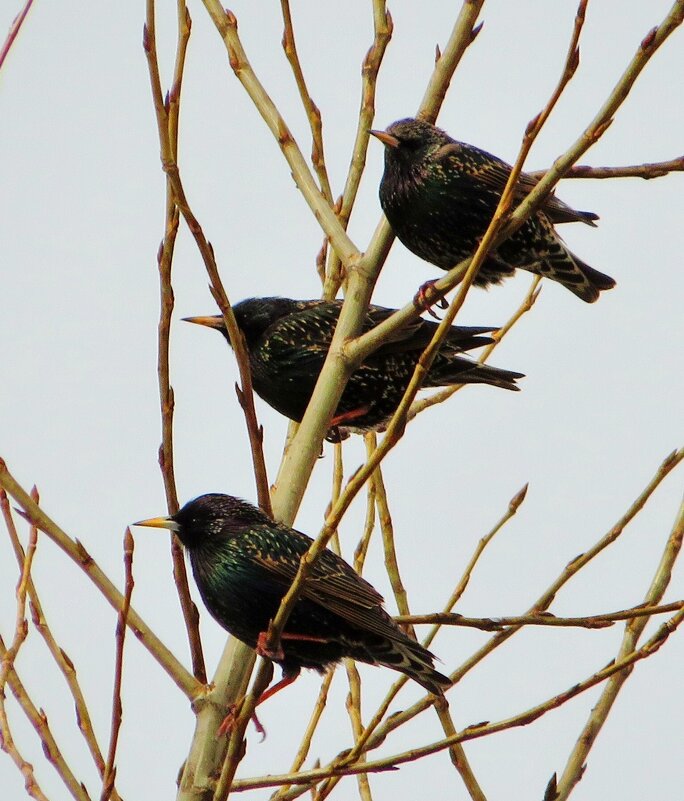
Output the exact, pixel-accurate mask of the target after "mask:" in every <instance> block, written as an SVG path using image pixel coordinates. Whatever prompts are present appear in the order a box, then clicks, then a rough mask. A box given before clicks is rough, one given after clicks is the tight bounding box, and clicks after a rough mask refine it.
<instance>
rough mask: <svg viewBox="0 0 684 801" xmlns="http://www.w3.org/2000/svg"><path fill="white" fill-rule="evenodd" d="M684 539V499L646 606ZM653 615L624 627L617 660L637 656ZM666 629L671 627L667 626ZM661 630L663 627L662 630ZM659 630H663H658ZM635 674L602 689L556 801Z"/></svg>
mask: <svg viewBox="0 0 684 801" xmlns="http://www.w3.org/2000/svg"><path fill="white" fill-rule="evenodd" d="M683 538H684V500H683V501H682V503H681V504H680V506H679V510H678V511H677V516H676V518H675V522H674V525H673V527H672V531H671V533H670V536H669V537H668V539H667V542H666V544H665V549H664V551H663V555H662V557H661V559H660V563H659V564H658V567H657V568H656V571H655V574H654V576H653V580H652V581H651V586H650V587H649V589H648V591H647V592H646V598H645V601H644V603H645V604H657V603H658V602H659V601H660V599H661V598H662V597H663V595H664V593H665V590H666V589H667V587H668V585H669V583H670V580H671V578H672V569H673V567H674V564H675V562H676V560H677V557H678V556H679V554H680V552H681V549H682V539H683ZM683 615H684V609H682V608H680V610H679V612H677V614H676V615H674V617H673V618H671V619H670V621H669V625H674V622H673V621H674V620H676V619H677V620H681V619H682V616H683ZM649 620H650V616H637V615H634V616H633V617H632V618H631V619H629V620H628V622H627V624H626V625H625V633H624V636H623V638H622V643H621V645H620V650H619V651H618V655H617V657H616V660H617V661H618V662H619V661H620V660H622V659H624V658H626V657H629V656H631V655H632V654H634V653H635V648H636V644H637V643H638V641H639V638H640V637H641V635H642V634H643V632H644V629H645V628H646V624H647V623H648V622H649ZM665 625H666V626H667V625H668V624H665ZM661 629H662V627H661ZM659 631H660V629H659ZM631 672H632V666H630V667H629V669H625V670H623V671H620V672H619V673H615V674H614V675H613V676H612V677H611V679H610V681H609V682H608V684H607V685H606V686H605V687H604V688H603V691H602V693H601V697H600V698H599V700H598V703H597V704H595V705H594V707H593V708H592V710H591V713H590V715H589V719H588V720H587V722H586V724H585V726H584V728H583V729H582V731H581V733H580V736H579V737H578V739H577V743H576V745H575V747H574V749H573V750H572V753H571V754H570V757H569V758H568V761H567V764H566V766H565V770H564V771H563V774H562V776H561V777H560V779H559V780H558V785H557V788H556V792H557V795H556V798H557V801H565V799H567V798H568V796H569V795H570V793H571V792H572V790H573V788H574V787H575V785H576V784H577V782H579V780H580V779H581V778H582V773H583V772H584V765H586V761H587V757H588V755H589V752H590V751H591V748H592V746H593V745H594V743H595V742H596V738H597V737H598V735H599V732H600V731H601V729H602V727H603V724H604V723H605V722H606V719H607V717H608V714H609V713H610V710H611V709H612V708H613V704H614V703H615V700H616V699H617V696H618V693H619V692H620V690H621V689H622V687H623V685H624V683H625V682H626V681H627V679H628V678H629V676H630V674H631Z"/></svg>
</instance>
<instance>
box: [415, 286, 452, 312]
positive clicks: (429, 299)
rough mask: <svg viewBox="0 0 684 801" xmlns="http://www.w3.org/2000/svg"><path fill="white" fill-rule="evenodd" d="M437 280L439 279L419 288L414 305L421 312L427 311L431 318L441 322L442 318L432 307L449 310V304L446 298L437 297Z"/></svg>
mask: <svg viewBox="0 0 684 801" xmlns="http://www.w3.org/2000/svg"><path fill="white" fill-rule="evenodd" d="M436 280H437V279H434V280H432V281H426V282H425V283H424V284H423V285H422V286H421V287H420V288H419V290H418V292H416V296H415V297H414V298H413V305H414V306H415V307H416V308H417V309H419V310H420V311H421V312H424V311H426V312H427V313H428V314H429V315H430V317H434V318H435V320H440V319H441V318H440V316H439V315H438V314H437V312H435V311H434V309H433V308H432V307H433V306H437V307H438V308H440V309H448V308H449V303H448V302H447V300H446V298H442V297H435V295H436V294H437V290H436V289H435V283H436Z"/></svg>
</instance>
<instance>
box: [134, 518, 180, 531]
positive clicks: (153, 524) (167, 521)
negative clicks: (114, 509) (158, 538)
mask: <svg viewBox="0 0 684 801" xmlns="http://www.w3.org/2000/svg"><path fill="white" fill-rule="evenodd" d="M131 525H132V526H147V527H148V528H167V529H169V531H173V532H178V529H179V528H180V526H179V525H178V523H176V521H175V520H172V519H171V518H170V517H150V518H148V519H147V520H138V522H137V523H131Z"/></svg>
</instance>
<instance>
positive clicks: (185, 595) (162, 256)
mask: <svg viewBox="0 0 684 801" xmlns="http://www.w3.org/2000/svg"><path fill="white" fill-rule="evenodd" d="M148 10H149V9H148ZM177 19H178V39H177V47H176V62H175V66H174V73H173V83H172V87H171V91H170V92H169V93H168V95H167V98H166V103H165V104H163V105H164V106H165V111H166V114H165V117H166V123H167V128H168V136H169V144H170V148H171V151H172V153H173V154H174V157H175V156H176V155H177V153H178V122H179V115H180V97H181V88H182V85H183V70H184V67H185V56H186V52H187V47H188V42H189V40H190V30H191V20H190V14H189V12H188V10H187V8H186V7H185V2H184V0H178V3H177ZM148 21H149V22H150V30H151V33H150V39H151V41H152V42H153V43H154V42H155V39H156V37H155V19H154V13H152V14H151V15H150V18H148ZM152 93H153V96H154V97H156V98H157V99H158V102H159V105H160V106H161V105H162V99H161V94H162V90H161V83H160V79H159V72H158V71H157V72H156V73H155V75H154V76H153V78H152ZM178 219H179V212H178V207H177V206H176V203H175V201H174V196H173V189H172V187H171V185H170V182H169V181H168V180H167V183H166V225H165V231H164V238H163V239H162V242H161V244H160V246H159V251H158V253H157V265H158V269H159V293H160V308H159V327H158V340H157V354H158V355H157V377H158V382H159V405H160V408H161V419H162V442H161V445H160V447H159V467H160V469H161V473H162V479H163V481H164V491H165V493H166V505H167V508H168V511H169V514H175V513H176V512H177V511H178V506H179V504H178V493H177V490H176V479H175V475H174V464H173V414H174V406H175V398H174V393H173V388H172V387H171V384H170V380H169V335H170V331H171V315H172V313H173V307H174V295H173V287H172V283H171V268H172V264H173V254H174V248H175V244H176V235H177V233H178ZM170 542H171V558H172V561H173V577H174V582H175V585H176V591H177V592H178V598H179V601H180V606H181V611H182V613H183V620H184V623H185V629H186V632H187V636H188V643H189V646H190V657H191V659H192V669H193V674H194V675H195V678H196V679H197V680H198V681H201V682H202V683H203V684H206V683H207V671H206V667H205V665H204V654H203V652H202V641H201V640H200V634H199V612H198V610H197V607H196V605H195V604H194V602H193V600H192V598H191V596H190V587H189V585H188V574H187V570H186V567H185V559H184V557H183V550H182V548H181V545H180V543H179V542H178V539H177V537H175V536H174V535H173V534H172V535H171V537H170Z"/></svg>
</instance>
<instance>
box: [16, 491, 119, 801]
mask: <svg viewBox="0 0 684 801" xmlns="http://www.w3.org/2000/svg"><path fill="white" fill-rule="evenodd" d="M0 509H1V510H2V515H3V517H4V519H5V525H6V527H7V532H8V534H9V537H10V542H11V543H12V548H13V549H14V553H15V556H16V557H17V561H18V563H19V565H20V566H21V565H23V563H24V558H25V554H24V549H23V547H22V545H21V543H20V541H19V537H18V535H17V530H16V527H15V525H14V520H13V518H12V515H11V511H10V506H9V501H8V499H7V494H6V492H5V490H4V489H0ZM28 595H29V599H30V600H29V608H30V610H31V620H32V621H33V625H34V626H35V627H36V629H37V631H38V633H39V634H40V636H41V637H42V638H43V641H44V642H45V645H46V646H47V649H48V651H49V652H50V655H51V656H52V658H53V659H54V660H55V663H56V664H57V667H58V668H59V670H60V671H61V673H62V675H63V676H64V679H65V681H66V683H67V686H68V688H69V691H70V693H71V695H72V697H73V699H74V707H75V709H76V722H77V725H78V728H79V730H80V731H81V734H82V735H83V738H84V739H85V741H86V744H87V746H88V750H89V751H90V754H91V756H92V758H93V762H94V763H95V767H96V768H97V771H98V773H99V775H100V778H102V777H103V776H104V767H105V764H104V758H103V756H102V751H101V750H100V746H99V744H98V742H97V738H96V736H95V731H94V729H93V724H92V720H91V718H90V712H89V711H88V707H87V704H86V701H85V697H84V695H83V691H82V690H81V686H80V684H79V682H78V678H77V676H76V669H75V668H74V664H73V662H72V661H71V659H70V658H69V657H68V655H67V653H66V651H65V650H64V649H63V648H61V647H60V646H59V645H58V643H57V641H56V640H55V638H54V636H53V634H52V632H51V631H50V628H49V626H48V623H47V620H46V618H45V613H44V612H43V607H42V604H41V603H40V599H39V597H38V592H37V590H36V587H35V584H34V583H33V580H32V579H31V578H30V577H29V582H28ZM111 801H120V798H119V795H118V793H117V792H116V790H114V791H113V792H112V795H111Z"/></svg>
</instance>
